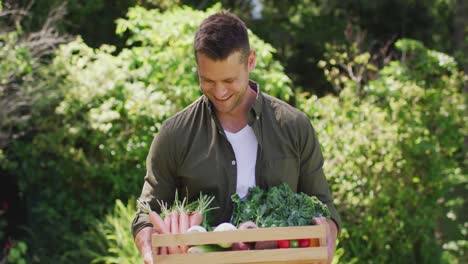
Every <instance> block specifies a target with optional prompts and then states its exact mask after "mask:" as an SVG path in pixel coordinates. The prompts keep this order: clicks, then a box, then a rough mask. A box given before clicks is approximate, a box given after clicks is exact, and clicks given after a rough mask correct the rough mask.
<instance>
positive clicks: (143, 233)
mask: <svg viewBox="0 0 468 264" xmlns="http://www.w3.org/2000/svg"><path fill="white" fill-rule="evenodd" d="M152 230H153V228H152V227H145V228H143V229H141V230H140V231H139V232H138V233H137V235H136V236H135V245H136V247H137V248H138V251H140V254H141V256H143V258H145V256H147V255H148V254H150V255H151V254H152V250H151V233H152Z"/></svg>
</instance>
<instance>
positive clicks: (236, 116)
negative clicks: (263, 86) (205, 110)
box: [216, 88, 257, 133]
mask: <svg viewBox="0 0 468 264" xmlns="http://www.w3.org/2000/svg"><path fill="white" fill-rule="evenodd" d="M247 93H248V94H247V95H246V96H245V100H244V101H243V102H242V103H241V105H239V107H238V108H237V109H236V110H235V111H233V112H230V113H219V112H217V113H216V116H217V117H218V119H219V122H220V123H221V126H222V127H223V129H224V130H227V131H229V132H232V133H236V132H238V131H240V130H241V129H242V128H244V127H245V126H246V125H247V119H248V113H249V111H250V108H251V107H252V105H253V104H254V103H255V100H256V98H257V94H256V93H255V92H254V91H253V90H252V89H250V88H248V90H247Z"/></svg>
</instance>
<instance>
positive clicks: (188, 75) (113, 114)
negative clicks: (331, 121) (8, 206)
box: [9, 6, 292, 263]
mask: <svg viewBox="0 0 468 264" xmlns="http://www.w3.org/2000/svg"><path fill="white" fill-rule="evenodd" d="M216 10H219V6H215V7H214V8H212V9H210V10H208V11H207V12H201V11H193V10H191V9H189V8H175V9H173V10H172V11H169V12H166V13H161V12H159V11H157V10H146V9H143V8H141V7H135V8H132V9H130V10H129V12H128V18H127V19H121V20H119V21H118V24H117V30H118V33H120V34H123V33H126V34H127V35H129V36H130V37H129V40H128V43H127V44H128V47H127V48H124V49H123V50H122V51H121V52H120V53H118V54H116V55H114V53H115V48H114V47H113V46H109V45H103V46H102V47H100V48H99V49H92V48H90V47H88V46H87V45H86V44H85V43H83V41H82V40H81V39H80V38H77V39H76V40H75V41H73V42H71V43H69V44H67V45H63V46H61V48H60V50H59V51H58V52H57V54H56V57H55V59H54V61H53V64H52V65H51V66H50V67H49V68H48V69H47V70H48V71H47V72H48V74H49V75H50V76H49V78H47V79H46V81H47V83H46V86H48V87H52V88H53V89H54V91H55V92H56V93H55V97H54V98H56V99H54V100H49V104H47V105H46V107H43V108H40V109H39V110H40V111H39V110H38V111H36V112H35V113H34V117H33V118H32V120H33V124H32V126H33V127H34V128H35V132H36V133H35V134H34V136H33V137H32V138H31V139H30V140H23V141H19V142H16V143H15V145H14V146H13V148H12V150H11V152H10V153H9V156H10V157H12V158H13V159H14V160H15V161H17V165H16V167H12V168H11V169H12V170H15V173H16V174H17V175H20V179H19V180H20V187H21V191H22V192H23V193H24V195H25V199H26V200H27V201H28V209H29V210H30V211H31V216H30V231H31V238H30V240H31V243H28V244H31V250H32V251H34V253H35V257H36V259H39V261H41V262H50V263H63V262H73V261H76V260H79V261H80V262H86V261H87V260H88V259H89V257H90V256H89V255H80V254H79V252H76V251H73V249H74V248H77V246H78V245H77V240H79V238H78V236H79V235H80V234H83V233H85V232H86V231H88V230H89V228H90V227H92V226H93V225H95V218H98V219H100V218H102V216H103V215H104V214H105V213H107V212H108V208H112V206H113V204H114V201H115V200H116V199H120V200H123V201H126V200H128V199H130V197H132V196H135V195H138V194H139V193H140V191H141V186H142V184H143V177H144V175H145V159H146V155H147V152H148V149H149V145H150V143H151V141H152V139H153V137H154V135H155V134H156V133H157V132H158V130H159V127H160V126H161V123H162V122H163V120H165V119H166V118H168V117H169V116H171V115H173V114H174V113H175V112H176V111H179V110H181V109H182V108H183V107H185V106H187V105H188V104H189V103H191V102H192V101H193V100H195V99H196V98H197V97H199V96H200V95H201V92H200V90H199V88H198V80H197V75H196V68H195V61H194V57H193V51H192V50H193V48H192V43H193V36H194V33H195V30H196V29H197V26H198V25H199V23H201V21H202V20H203V19H204V18H205V17H207V16H208V15H209V14H211V13H213V12H215V11H216ZM250 34H251V38H252V46H253V47H255V48H256V49H258V51H259V52H258V62H259V63H258V64H257V69H256V71H255V74H254V76H253V78H254V79H256V80H257V81H258V82H259V83H260V85H261V88H262V89H263V90H264V91H265V92H267V93H270V94H273V95H275V96H278V97H280V98H283V99H285V100H288V99H289V97H290V96H291V95H292V90H291V88H290V85H291V83H290V80H289V79H288V77H287V76H286V75H284V73H283V68H282V67H281V65H280V64H279V63H278V62H277V61H275V60H273V56H272V53H273V52H274V49H273V48H272V47H271V46H270V45H268V44H266V43H264V42H262V41H261V40H259V39H258V38H257V37H255V36H254V35H253V34H252V33H250ZM45 238H47V240H44V239H45ZM84 246H85V245H84ZM86 250H87V249H86V248H83V252H84V251H86Z"/></svg>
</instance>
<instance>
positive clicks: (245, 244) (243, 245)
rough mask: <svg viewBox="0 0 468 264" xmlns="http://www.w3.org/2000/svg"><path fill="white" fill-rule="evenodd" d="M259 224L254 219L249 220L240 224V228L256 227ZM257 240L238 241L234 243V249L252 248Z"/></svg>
mask: <svg viewBox="0 0 468 264" xmlns="http://www.w3.org/2000/svg"><path fill="white" fill-rule="evenodd" d="M256 228H258V227H257V225H256V224H255V223H254V222H252V221H247V222H244V223H242V224H240V225H239V229H238V230H247V229H256ZM254 245H255V242H236V243H234V244H232V250H251V249H253V248H254Z"/></svg>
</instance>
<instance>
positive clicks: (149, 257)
mask: <svg viewBox="0 0 468 264" xmlns="http://www.w3.org/2000/svg"><path fill="white" fill-rule="evenodd" d="M143 261H144V263H145V264H153V255H152V253H151V252H148V253H146V254H145V255H144V256H143Z"/></svg>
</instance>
